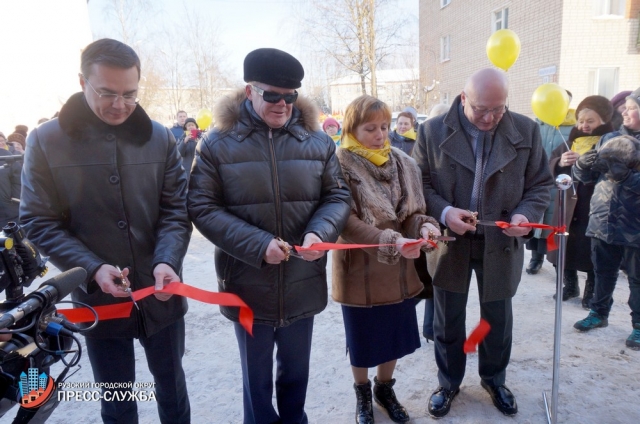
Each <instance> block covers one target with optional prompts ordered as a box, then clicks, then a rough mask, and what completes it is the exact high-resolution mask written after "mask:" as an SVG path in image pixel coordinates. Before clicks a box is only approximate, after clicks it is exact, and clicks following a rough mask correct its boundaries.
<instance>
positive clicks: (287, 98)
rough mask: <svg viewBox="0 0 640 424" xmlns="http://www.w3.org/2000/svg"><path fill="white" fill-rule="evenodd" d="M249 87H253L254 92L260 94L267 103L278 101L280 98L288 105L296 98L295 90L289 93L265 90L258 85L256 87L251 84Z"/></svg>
mask: <svg viewBox="0 0 640 424" xmlns="http://www.w3.org/2000/svg"><path fill="white" fill-rule="evenodd" d="M251 87H253V88H254V89H255V90H256V93H258V94H259V95H261V96H262V99H263V100H264V101H265V102H267V103H278V102H279V101H280V100H282V99H284V102H285V103H286V104H288V105H290V104H291V103H293V102H295V101H296V100H297V99H298V92H297V91H294V92H293V93H289V94H280V93H276V92H274V91H265V90H263V89H262V88H260V87H256V86H255V85H252V86H251Z"/></svg>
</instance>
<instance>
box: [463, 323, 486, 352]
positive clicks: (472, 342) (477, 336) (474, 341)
mask: <svg viewBox="0 0 640 424" xmlns="http://www.w3.org/2000/svg"><path fill="white" fill-rule="evenodd" d="M490 330H491V325H489V323H488V322H487V321H485V320H484V319H482V318H480V322H479V323H478V326H477V327H476V328H475V329H474V330H473V331H472V332H471V334H469V337H467V340H465V341H464V347H463V350H464V353H465V354H467V355H468V354H470V353H473V352H475V351H476V348H477V347H478V345H479V344H480V343H481V342H482V341H483V340H484V338H485V337H487V334H489V331H490Z"/></svg>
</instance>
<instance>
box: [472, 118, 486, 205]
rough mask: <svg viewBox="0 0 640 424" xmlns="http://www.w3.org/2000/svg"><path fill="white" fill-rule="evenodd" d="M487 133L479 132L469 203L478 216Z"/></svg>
mask: <svg viewBox="0 0 640 424" xmlns="http://www.w3.org/2000/svg"><path fill="white" fill-rule="evenodd" d="M486 134H487V133H486V132H484V131H480V133H478V140H477V141H476V171H475V176H474V178H473V191H472V192H471V204H470V205H469V208H470V209H471V211H478V217H480V213H479V212H480V196H481V191H482V173H483V171H484V166H483V161H482V155H483V153H484V139H485V135H486Z"/></svg>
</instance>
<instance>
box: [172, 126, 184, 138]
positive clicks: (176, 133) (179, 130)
mask: <svg viewBox="0 0 640 424" xmlns="http://www.w3.org/2000/svg"><path fill="white" fill-rule="evenodd" d="M169 131H171V134H173V138H175V139H176V140H180V139H181V138H182V137H184V128H183V127H182V125H180V124H178V123H177V122H176V123H175V124H173V127H171V128H169Z"/></svg>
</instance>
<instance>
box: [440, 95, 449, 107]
mask: <svg viewBox="0 0 640 424" xmlns="http://www.w3.org/2000/svg"><path fill="white" fill-rule="evenodd" d="M440 103H442V104H443V105H448V104H449V93H442V99H440Z"/></svg>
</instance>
